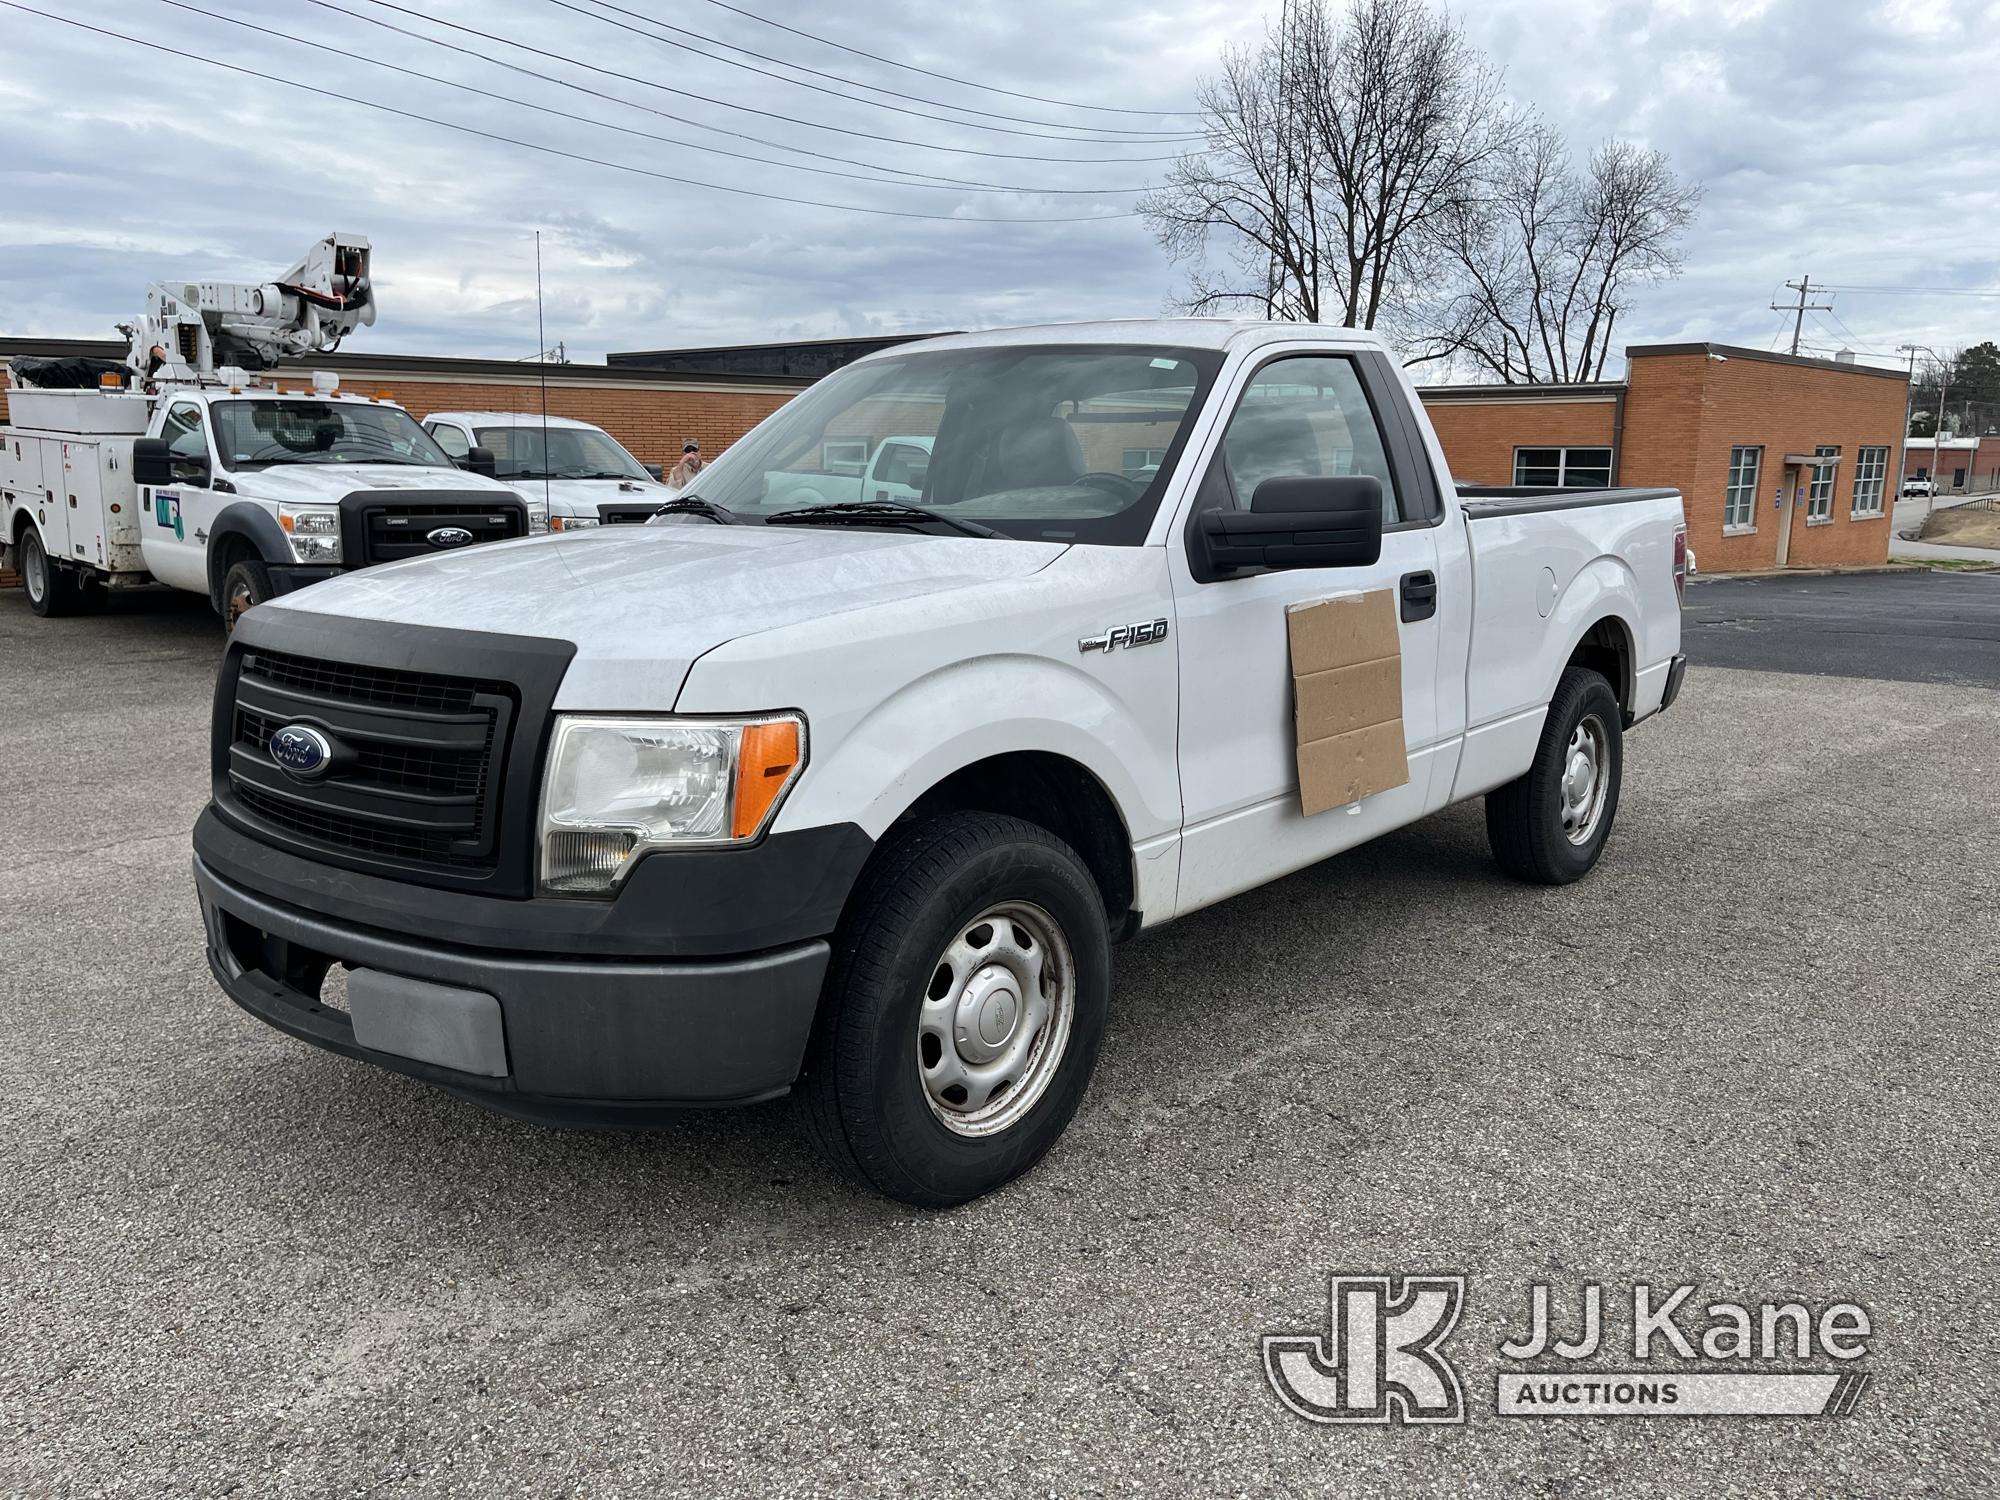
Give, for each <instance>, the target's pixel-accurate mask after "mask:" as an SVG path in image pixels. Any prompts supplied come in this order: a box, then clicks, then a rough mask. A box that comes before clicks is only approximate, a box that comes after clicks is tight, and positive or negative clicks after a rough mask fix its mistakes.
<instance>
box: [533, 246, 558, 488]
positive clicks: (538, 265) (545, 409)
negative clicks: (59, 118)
mask: <svg viewBox="0 0 2000 1500" xmlns="http://www.w3.org/2000/svg"><path fill="white" fill-rule="evenodd" d="M535 371H536V374H537V376H538V377H539V378H540V380H541V385H542V504H543V505H544V506H551V507H552V506H553V505H554V504H555V502H554V501H553V500H552V499H550V497H549V341H548V334H547V331H546V330H545V329H544V328H543V327H542V232H541V230H539V229H537V230H536V231H535Z"/></svg>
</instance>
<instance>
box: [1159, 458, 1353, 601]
mask: <svg viewBox="0 0 2000 1500" xmlns="http://www.w3.org/2000/svg"><path fill="white" fill-rule="evenodd" d="M1194 538H1195V541H1196V545H1195V546H1193V547H1191V548H1190V549H1189V559H1188V561H1189V563H1190V565H1191V566H1192V568H1193V571H1194V574H1195V576H1196V578H1198V579H1200V580H1201V581H1202V582H1203V583H1212V582H1214V581H1215V580H1216V579H1218V578H1222V577H1226V576H1227V575H1229V574H1231V573H1234V572H1236V571H1238V570H1239V569H1243V568H1265V569H1277V568H1365V567H1367V566H1368V565H1369V564H1371V563H1373V562H1375V561H1377V560H1378V559H1379V558H1380V557H1381V556H1382V481H1381V480H1379V479H1377V478H1376V477H1375V476H1374V475H1372V474H1343V475H1340V476H1338V477H1335V478H1331V479H1308V478H1286V479H1267V480H1265V481H1264V482H1263V483H1262V484H1260V485H1258V486H1257V489H1256V492H1255V493H1254V494H1253V495H1251V497H1250V508H1249V509H1248V510H1205V511H1201V512H1200V513H1198V514H1197V515H1196V517H1195V531H1194Z"/></svg>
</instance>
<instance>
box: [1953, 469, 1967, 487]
mask: <svg viewBox="0 0 2000 1500" xmlns="http://www.w3.org/2000/svg"><path fill="white" fill-rule="evenodd" d="M1951 487H1952V488H1953V489H1955V490H1962V489H1964V488H1965V470H1963V469H1953V470H1952V471H1951Z"/></svg>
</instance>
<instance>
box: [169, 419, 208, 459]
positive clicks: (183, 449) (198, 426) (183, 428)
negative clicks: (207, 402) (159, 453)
mask: <svg viewBox="0 0 2000 1500" xmlns="http://www.w3.org/2000/svg"><path fill="white" fill-rule="evenodd" d="M160 436H162V437H164V438H165V439H166V440H167V451H168V452H169V453H170V454H172V455H173V461H174V464H175V466H176V467H186V468H193V467H195V466H197V465H199V466H200V467H202V468H207V467H208V434H207V433H206V432H205V431H204V430H203V428H202V421H201V408H200V407H198V406H190V405H187V404H185V403H184V404H182V405H179V406H172V407H169V408H168V409H167V419H166V421H165V422H163V423H162V424H161V426H160Z"/></svg>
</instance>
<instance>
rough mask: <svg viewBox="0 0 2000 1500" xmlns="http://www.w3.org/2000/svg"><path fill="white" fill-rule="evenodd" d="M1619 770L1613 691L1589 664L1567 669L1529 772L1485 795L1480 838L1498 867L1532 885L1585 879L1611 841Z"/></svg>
mask: <svg viewBox="0 0 2000 1500" xmlns="http://www.w3.org/2000/svg"><path fill="white" fill-rule="evenodd" d="M1624 769H1625V745H1624V735H1623V729H1622V720H1621V718H1620V711H1619V707H1618V696H1617V694H1615V693H1613V692H1612V691H1611V684H1610V683H1608V682H1606V681H1605V680H1604V679H1603V677H1601V676H1600V675H1598V674H1597V673H1596V672H1593V671H1591V670H1590V669H1589V668H1588V667H1571V668H1570V669H1569V670H1568V671H1566V672H1564V673H1563V676H1562V681H1561V682H1559V683H1558V684H1557V685H1556V692H1555V697H1554V698H1553V699H1552V700H1551V701H1550V703H1549V713H1548V718H1547V719H1545V720H1544V721H1543V723H1542V738H1541V743H1540V744H1539V745H1538V746H1537V747H1536V749H1535V759H1534V763H1533V764H1532V765H1531V766H1529V767H1528V773H1527V775H1525V776H1522V777H1520V778H1518V779H1517V780H1514V781H1510V782H1508V783H1507V785H1505V786H1503V787H1500V788H1498V789H1496V790H1494V791H1491V792H1488V793H1487V794H1486V839H1487V842H1488V843H1489V844H1490V845H1491V846H1492V849H1493V858H1494V859H1495V860H1496V861H1497V862H1498V863H1499V865H1500V868H1501V869H1503V870H1505V871H1506V872H1507V873H1508V874H1509V875H1512V876H1514V877H1515V878H1516V879H1519V880H1530V881H1534V882H1535V883H1536V884H1538V885H1567V884H1568V883H1569V882H1570V881H1572V880H1577V879H1580V878H1582V877H1583V876H1584V875H1587V874H1588V873H1589V872H1590V869H1591V867H1592V866H1593V865H1595V864H1596V863H1597V860H1598V856H1599V855H1601V854H1602V853H1603V852H1604V841H1605V840H1606V839H1607V838H1609V837H1610V836H1611V823H1612V820H1613V819H1614V818H1615V817H1616V816H1617V815H1618V790H1619V783H1620V780H1621V778H1622V777H1623V774H1624Z"/></svg>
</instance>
